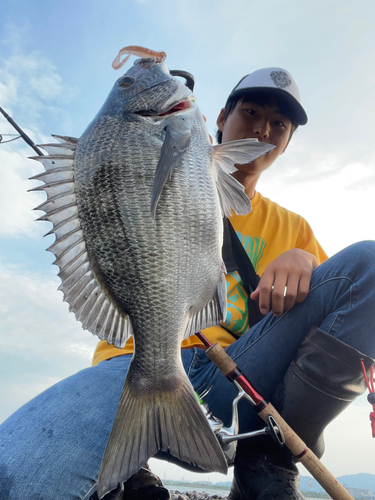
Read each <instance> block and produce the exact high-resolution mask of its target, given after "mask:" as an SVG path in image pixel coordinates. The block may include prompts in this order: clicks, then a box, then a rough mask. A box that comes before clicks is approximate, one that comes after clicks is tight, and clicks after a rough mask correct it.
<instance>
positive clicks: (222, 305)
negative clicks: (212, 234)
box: [184, 263, 227, 339]
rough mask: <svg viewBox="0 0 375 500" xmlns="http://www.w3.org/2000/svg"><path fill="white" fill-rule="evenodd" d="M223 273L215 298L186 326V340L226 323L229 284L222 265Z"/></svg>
mask: <svg viewBox="0 0 375 500" xmlns="http://www.w3.org/2000/svg"><path fill="white" fill-rule="evenodd" d="M222 269H223V272H222V273H221V274H220V281H219V284H218V286H217V289H216V293H215V295H214V296H213V298H212V299H211V300H210V301H209V302H208V303H207V304H206V305H205V306H204V307H203V308H202V309H201V310H200V311H198V312H197V314H194V316H192V317H191V318H190V319H189V321H188V323H187V326H186V330H185V334H184V339H187V338H188V337H190V335H195V334H196V333H197V332H199V331H200V330H204V329H205V328H209V327H210V326H217V325H220V324H221V323H222V322H223V321H225V318H226V315H227V294H226V291H227V282H226V280H225V266H224V263H223V264H222Z"/></svg>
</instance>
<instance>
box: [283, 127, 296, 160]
mask: <svg viewBox="0 0 375 500" xmlns="http://www.w3.org/2000/svg"><path fill="white" fill-rule="evenodd" d="M296 130H297V127H296V126H295V125H292V129H291V131H290V135H289V139H288V142H287V143H286V146H285V148H284V149H283V150H282V151H281V153H280V154H281V155H282V154H283V153H284V151H286V148H287V147H288V146H289V143H290V139H291V138H292V137H293V134H294V132H295V131H296Z"/></svg>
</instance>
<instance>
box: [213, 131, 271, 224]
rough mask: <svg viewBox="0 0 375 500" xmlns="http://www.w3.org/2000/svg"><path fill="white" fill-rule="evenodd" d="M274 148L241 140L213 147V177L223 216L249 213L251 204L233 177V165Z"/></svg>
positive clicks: (250, 159) (252, 140) (254, 140)
mask: <svg viewBox="0 0 375 500" xmlns="http://www.w3.org/2000/svg"><path fill="white" fill-rule="evenodd" d="M274 147H275V146H273V145H271V144H266V143H264V142H259V141H258V140H257V139H243V140H240V141H231V142H225V143H223V144H218V145H216V146H213V147H212V149H213V160H214V175H215V176H216V177H215V180H216V186H217V190H218V194H219V199H220V203H221V209H222V213H223V215H226V216H229V215H231V214H232V209H233V210H234V212H236V213H237V214H238V215H246V214H248V213H249V212H251V203H250V200H249V198H248V197H247V196H246V194H245V190H244V187H243V186H242V184H240V183H239V182H238V181H237V180H236V179H235V178H234V177H232V176H231V175H230V174H233V173H234V172H236V171H237V168H236V167H235V166H234V165H235V164H240V165H241V164H246V163H250V162H251V161H253V160H255V158H258V156H261V155H263V154H265V153H267V152H268V151H270V150H271V149H273V148H274Z"/></svg>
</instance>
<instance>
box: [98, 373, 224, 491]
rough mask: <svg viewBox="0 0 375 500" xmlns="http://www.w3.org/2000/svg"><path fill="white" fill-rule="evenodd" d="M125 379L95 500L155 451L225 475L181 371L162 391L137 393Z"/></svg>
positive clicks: (216, 446) (218, 451)
mask: <svg viewBox="0 0 375 500" xmlns="http://www.w3.org/2000/svg"><path fill="white" fill-rule="evenodd" d="M129 375H130V373H128V377H127V379H126V382H125V385H124V389H123V392H122V395H121V398H120V403H119V406H118V409H117V413H116V417H115V421H114V424H113V428H112V431H111V434H110V436H109V439H108V443H107V446H106V449H105V452H104V455H103V460H102V464H101V467H100V472H99V478H98V489H97V491H98V496H99V498H102V497H103V496H104V495H105V494H106V493H108V492H110V491H112V490H113V489H114V488H116V487H117V485H118V483H121V482H125V481H127V480H128V479H129V478H130V477H131V476H132V475H133V474H135V473H136V472H138V470H139V469H140V468H141V467H142V465H144V463H146V462H147V460H148V459H149V458H150V457H153V456H154V455H156V453H157V452H158V451H162V452H165V453H167V454H169V455H172V456H173V457H176V458H178V459H179V460H180V461H182V462H185V463H186V464H190V465H193V466H194V467H198V468H200V469H202V470H205V471H207V472H213V471H217V472H222V473H223V474H226V472H227V462H226V460H225V457H224V454H223V452H222V450H221V448H220V446H219V443H218V441H217V439H216V437H215V436H214V434H213V432H212V430H211V428H210V425H209V423H208V421H207V419H206V417H205V416H204V414H203V412H202V410H201V409H200V407H199V403H198V400H197V397H196V395H195V393H194V390H193V388H192V386H191V384H190V382H189V380H188V378H187V376H186V374H185V372H184V371H183V368H182V367H181V372H180V373H179V374H178V377H175V378H174V381H175V383H174V386H173V387H169V390H166V391H161V390H160V388H159V389H157V388H150V389H149V390H148V391H147V393H145V391H144V390H143V391H141V393H139V391H137V389H136V387H135V384H136V379H134V378H133V377H129ZM129 378H131V379H132V380H134V381H133V382H132V386H131V385H130V383H129ZM168 384H170V382H168Z"/></svg>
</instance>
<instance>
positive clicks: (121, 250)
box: [35, 58, 271, 498]
mask: <svg viewBox="0 0 375 500" xmlns="http://www.w3.org/2000/svg"><path fill="white" fill-rule="evenodd" d="M192 99H193V96H192V94H191V91H190V90H189V89H188V88H187V87H185V86H184V85H183V84H182V83H181V82H179V81H178V80H177V79H176V78H173V77H172V76H171V75H170V74H169V71H168V68H167V67H166V65H165V64H164V63H157V62H156V61H155V60H153V59H152V58H151V59H141V60H138V61H136V63H135V65H134V66H133V67H132V68H131V69H130V70H129V71H128V72H127V73H126V74H125V75H124V76H123V77H121V78H120V79H119V80H118V81H117V82H116V84H115V86H114V88H113V89H112V92H111V93H110V95H109V96H108V99H107V101H106V102H105V103H104V105H103V107H102V109H101V110H100V111H99V113H98V115H97V116H96V117H95V119H94V120H93V122H92V123H91V124H90V125H89V127H88V128H87V130H86V131H85V133H84V134H83V135H82V137H81V138H80V139H79V140H78V142H76V141H75V140H74V139H71V138H61V137H60V138H58V139H59V140H60V142H61V145H60V146H59V145H46V146H45V149H46V150H47V152H49V153H50V156H47V157H45V158H38V157H37V158H36V159H38V160H40V161H42V162H43V163H44V166H45V168H46V170H47V172H46V173H44V174H40V175H38V176H36V177H35V178H37V179H39V180H42V181H44V182H45V186H43V187H38V188H37V189H44V190H45V191H46V192H47V195H48V199H47V201H46V202H45V203H43V204H42V205H41V206H40V207H38V209H41V210H44V211H45V212H46V215H45V216H43V217H42V219H44V220H50V221H51V222H52V223H53V224H54V228H53V230H52V232H53V233H55V234H56V242H55V243H54V244H53V245H52V246H51V247H50V250H51V251H52V252H53V253H54V254H55V255H56V264H57V265H58V266H59V267H60V273H59V276H60V277H61V279H62V285H61V287H60V288H61V290H62V291H63V292H64V300H66V301H67V302H68V303H69V305H70V309H71V310H72V311H73V312H74V313H75V314H76V317H77V319H78V320H80V321H82V325H83V327H84V328H87V329H89V330H90V331H92V332H93V333H95V334H97V335H98V336H99V337H100V338H102V339H106V340H107V341H108V342H109V343H110V344H114V345H115V346H116V347H123V346H124V345H125V343H126V341H127V339H128V338H129V336H130V335H131V334H133V336H134V343H135V352H134V356H133V359H132V362H131V365H130V369H129V373H128V376H127V378H126V381H125V385H124V389H123V393H122V396H121V399H120V403H119V407H118V411H117V414H116V418H115V422H114V425H113V429H112V432H111V435H110V438H109V441H108V444H107V448H106V451H105V453H104V457H103V461H102V465H101V470H100V474H99V480H98V494H99V497H100V498H101V497H102V496H104V495H105V494H106V493H107V492H109V491H111V490H112V489H114V488H116V486H117V484H118V483H119V482H121V481H126V480H127V479H128V478H129V477H130V476H131V475H132V474H134V473H135V472H137V471H138V470H139V468H140V467H141V466H142V465H143V464H144V463H145V462H146V461H147V460H148V458H150V457H152V456H154V455H155V454H156V453H157V452H158V451H163V452H165V453H167V454H170V455H172V456H173V457H177V458H178V459H179V460H181V461H183V462H186V463H188V464H192V465H195V466H197V467H199V468H201V469H204V470H207V471H212V470H216V471H220V472H225V471H226V468H227V464H226V461H225V458H224V455H223V453H222V451H221V449H220V447H219V445H218V442H217V441H216V438H215V437H214V435H213V433H212V431H211V429H210V427H209V425H208V423H207V421H206V419H205V417H204V415H203V412H202V411H201V409H200V408H199V404H198V402H197V399H196V396H195V394H194V391H193V388H192V387H191V384H190V382H189V380H188V378H187V376H186V374H185V372H184V369H183V366H182V363H181V356H180V346H181V341H182V340H183V338H186V337H188V336H189V335H191V334H194V333H195V332H197V331H199V330H200V329H203V328H206V327H208V326H212V325H217V324H220V322H221V320H222V318H223V316H225V307H226V305H225V300H226V298H225V294H226V287H225V278H224V268H223V265H222V258H221V246H222V220H221V219H222V213H228V211H229V210H230V206H232V207H233V208H234V209H235V210H237V212H239V213H247V212H248V211H249V210H250V209H251V206H250V202H249V200H248V199H247V197H246V196H245V194H244V192H243V188H242V186H240V185H239V184H238V183H237V181H235V180H234V179H233V177H232V176H230V175H228V172H230V171H233V170H231V168H233V163H235V162H236V163H247V162H248V161H250V160H251V159H253V158H255V157H257V156H259V155H260V154H263V153H264V152H267V151H268V150H269V149H270V148H271V147H270V146H268V145H265V144H261V143H254V142H253V141H250V140H248V141H235V143H231V145H221V146H216V151H215V149H213V148H212V146H211V144H210V142H209V137H208V133H207V130H206V126H205V124H204V120H203V118H202V115H201V114H200V112H199V110H198V108H197V107H196V105H195V104H194V102H193V100H192ZM245 143H246V144H245ZM215 157H216V160H215Z"/></svg>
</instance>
